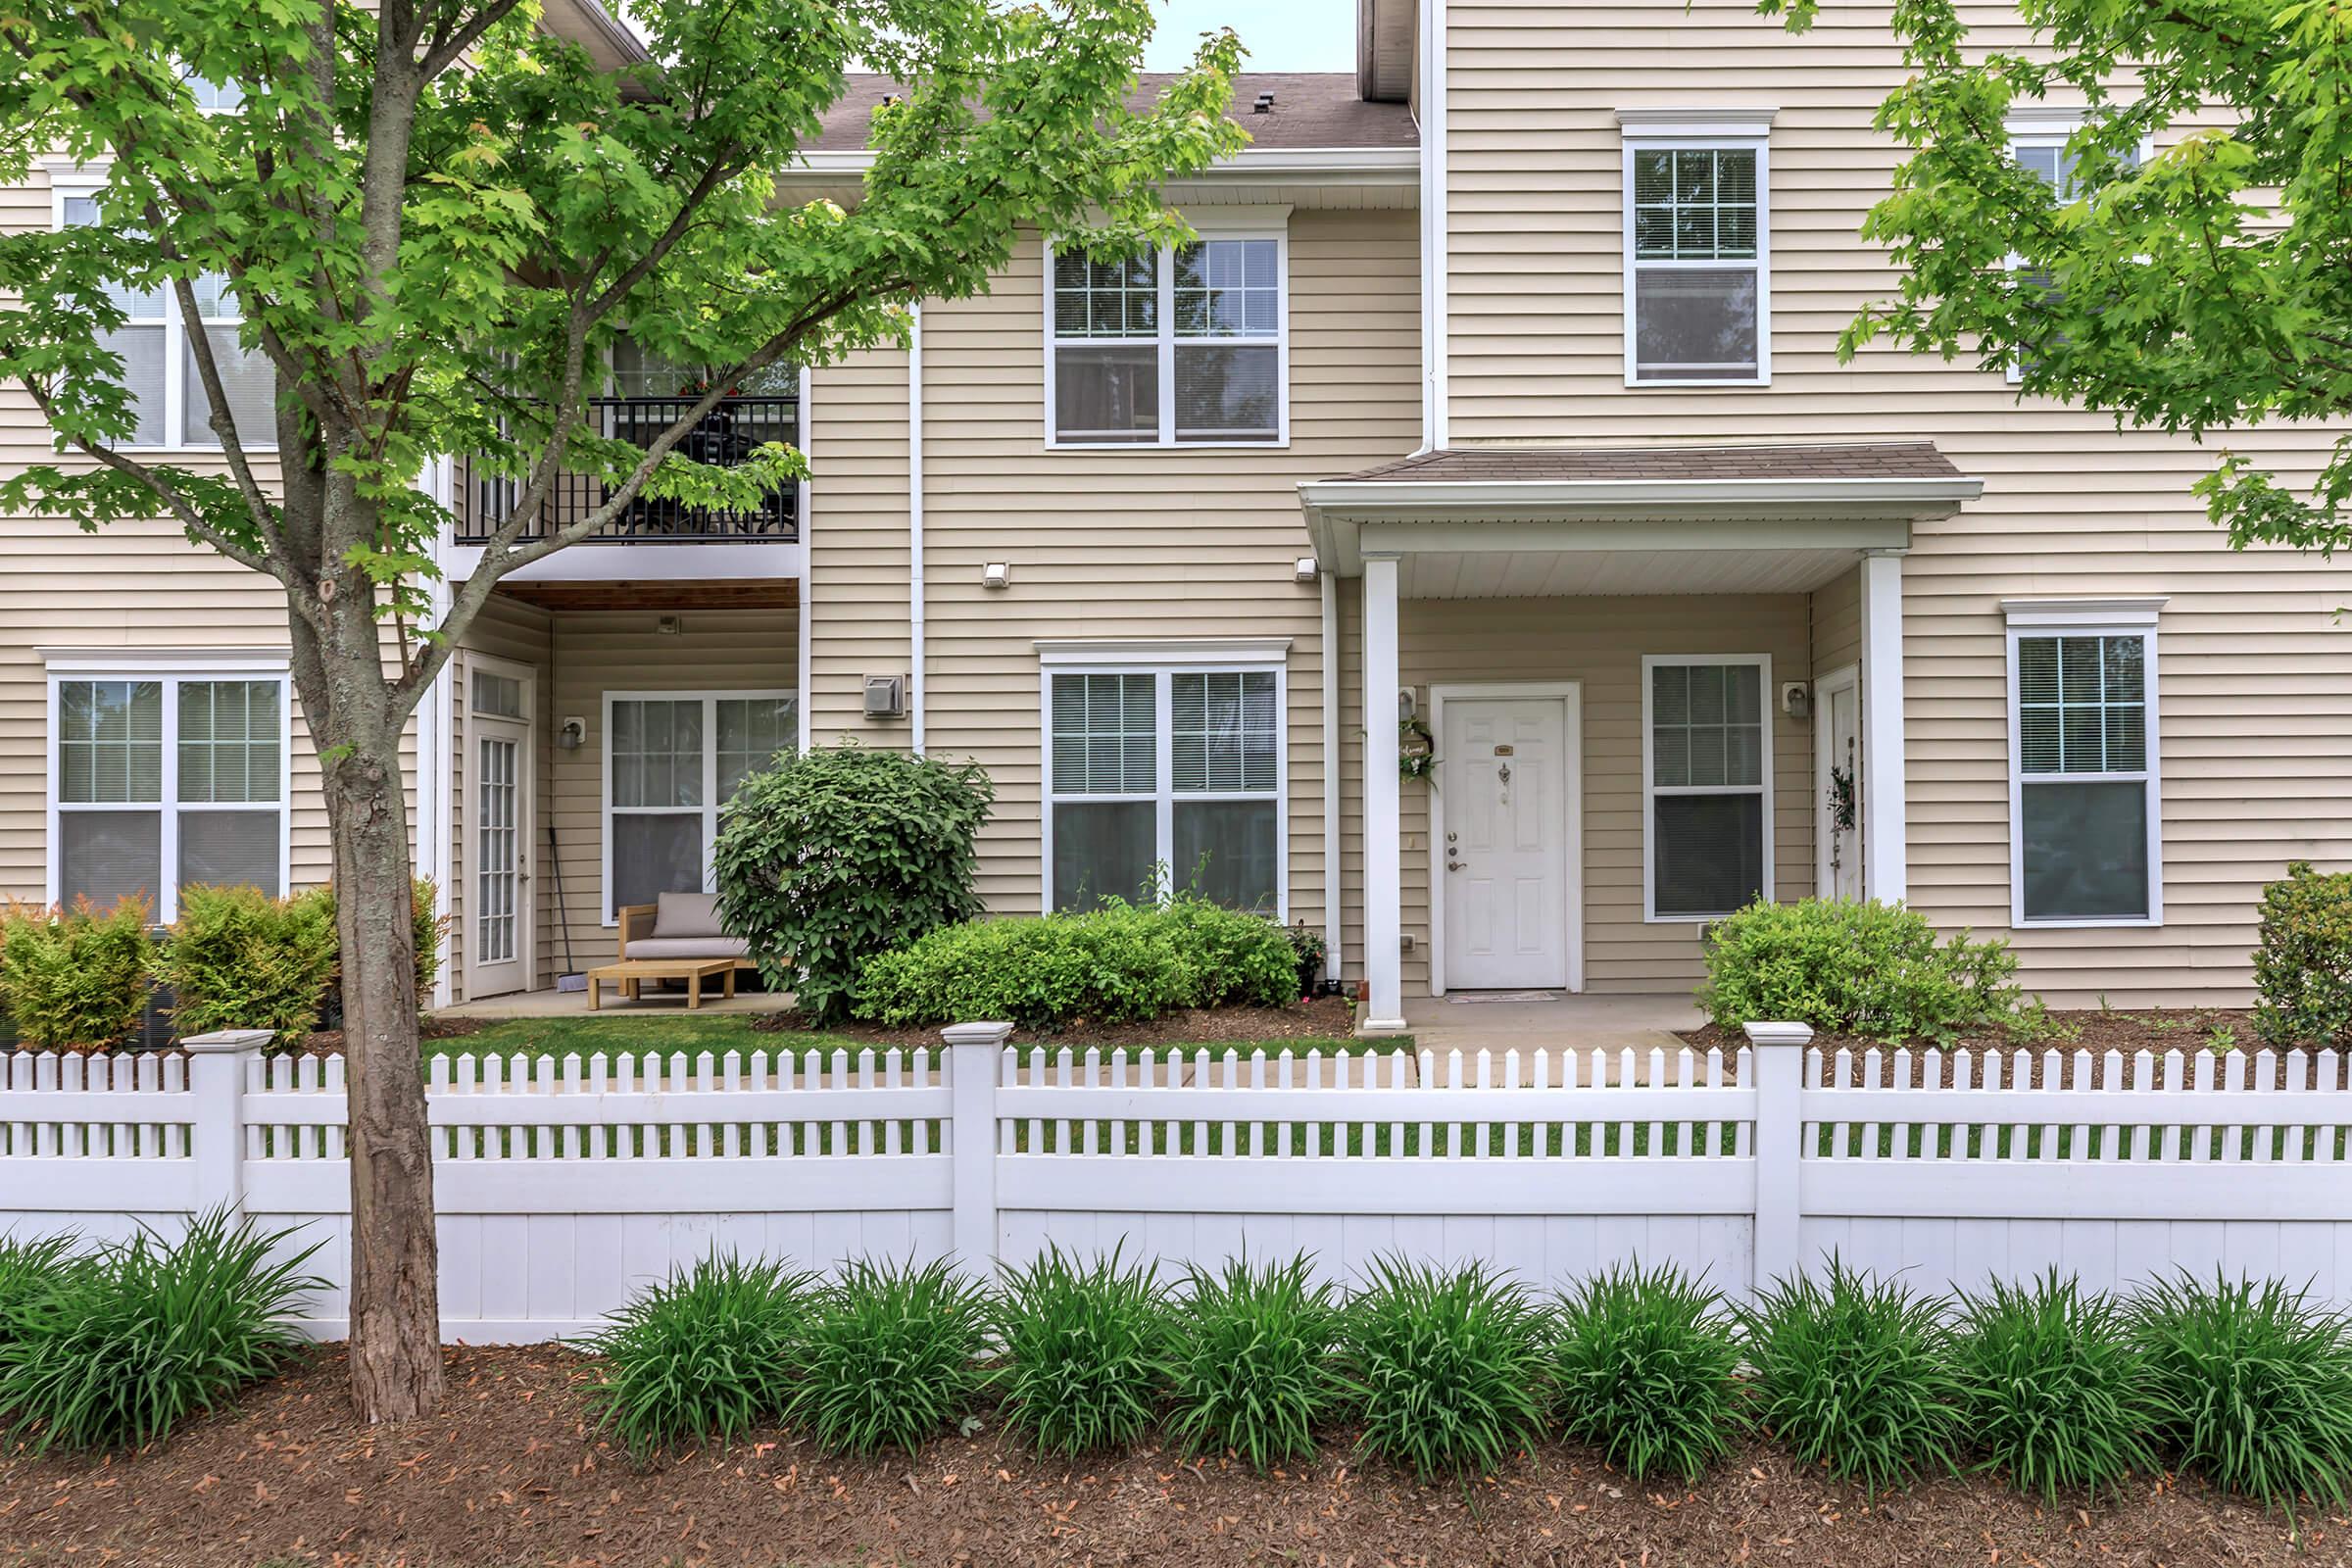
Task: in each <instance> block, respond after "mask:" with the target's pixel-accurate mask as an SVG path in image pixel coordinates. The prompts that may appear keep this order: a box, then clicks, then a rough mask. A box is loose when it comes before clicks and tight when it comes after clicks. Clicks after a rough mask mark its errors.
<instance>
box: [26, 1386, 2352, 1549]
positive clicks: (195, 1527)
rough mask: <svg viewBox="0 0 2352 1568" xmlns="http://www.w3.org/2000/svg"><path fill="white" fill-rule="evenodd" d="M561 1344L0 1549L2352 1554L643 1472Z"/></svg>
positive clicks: (1041, 1479) (245, 1412)
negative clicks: (391, 1416)
mask: <svg viewBox="0 0 2352 1568" xmlns="http://www.w3.org/2000/svg"><path fill="white" fill-rule="evenodd" d="M582 1367H583V1362H582V1361H581V1359H580V1358H579V1357H578V1356H577V1355H575V1354H573V1353H571V1352H568V1351H564V1350H559V1349H547V1348H532V1349H502V1350H486V1349H457V1350H453V1351H451V1352H450V1372H451V1395H450V1398H449V1401H448V1404H447V1406H446V1408H445V1410H444V1412H443V1413H442V1414H441V1415H439V1416H438V1417H436V1418H435V1419H433V1420H431V1421H427V1422H423V1423H419V1424H417V1425H416V1426H413V1427H402V1428H386V1429H373V1430H371V1429H368V1428H366V1427H362V1426H358V1425H356V1424H354V1422H353V1421H352V1419H351V1417H350V1414H349V1411H348V1408H347V1406H346V1405H345V1403H344V1397H343V1366H342V1357H341V1354H340V1352H339V1351H338V1350H337V1349H336V1348H332V1347H328V1348H322V1349H320V1350H319V1351H317V1352H315V1353H314V1354H313V1355H312V1356H311V1357H310V1358H309V1359H308V1360H307V1361H306V1362H305V1363H304V1364H303V1365H301V1366H300V1367H298V1368H297V1369H295V1370H294V1371H292V1372H291V1373H290V1374H288V1375H287V1376H285V1377H282V1378H280V1379H278V1380H276V1381H274V1382H272V1383H270V1384H268V1385H265V1386H263V1387H260V1388H257V1389H255V1390H253V1391H252V1392H251V1393H250V1394H249V1395H248V1396H247V1397H245V1398H244V1399H243V1400H242V1401H241V1403H239V1404H238V1405H237V1406H236V1407H235V1408H233V1409H230V1410H227V1411H224V1412H222V1413H221V1414H220V1415H217V1416H215V1417H212V1418H210V1419H207V1420H204V1421H199V1422H196V1423H194V1424H192V1425H190V1426H189V1427H187V1428H185V1429H184V1430H183V1431H182V1432H181V1433H180V1434H179V1435H178V1436H176V1437H174V1438H173V1439H172V1440H171V1441H170V1442H169V1443H167V1444H165V1445H164V1446H162V1447H160V1448H159V1449H156V1450H154V1451H150V1452H147V1453H142V1454H136V1455H128V1456H121V1457H117V1458H113V1459H110V1460H86V1459H60V1458H51V1459H39V1460H35V1459H27V1458H21V1457H20V1458H13V1459H8V1460H0V1561H6V1562H9V1563H40V1564H63V1563H75V1564H81V1563H115V1564H136V1565H140V1568H181V1565H187V1568H216V1565H218V1568H257V1565H261V1564H271V1565H273V1568H274V1565H277V1564H281V1563H283V1564H292V1563H321V1564H337V1565H341V1568H390V1565H395V1564H397V1565H401V1568H510V1565H521V1564H534V1565H537V1564H561V1565H576V1568H589V1565H606V1564H627V1565H631V1568H656V1565H672V1564H674V1565H680V1568H683V1565H686V1564H711V1565H714V1568H718V1565H738V1564H740V1565H745V1568H781V1565H784V1564H792V1565H795V1568H803V1565H814V1564H851V1563H906V1564H934V1563H936V1564H956V1563H969V1564H975V1565H983V1568H997V1565H1005V1564H1015V1563H1033V1562H1044V1563H1093V1564H1112V1563H1152V1564H1170V1565H1180V1568H1191V1565H1207V1564H1219V1565H1223V1564H1231V1563H1257V1562H1264V1563H1285V1564H1304V1565H1310V1568H1345V1565H1348V1564H1354V1565H1358V1568H1375V1565H1380V1564H1397V1565H1453V1564H1495V1565H1501V1564H1510V1565H1514V1568H1518V1565H1558V1568H1571V1565H1573V1568H1614V1565H1617V1564H1625V1565H1627V1568H1683V1565H1689V1568H1725V1565H1729V1564H1745V1563H1759V1564H1785V1565H1805V1568H1818V1565H1823V1564H1835V1565H1837V1568H1895V1565H1897V1564H1901V1565H1907V1568H1962V1565H1980V1564H1981V1565H1985V1568H2003V1565H2007V1564H2016V1565H2019V1568H2032V1565H2045V1568H2057V1565H2062V1564H2098V1565H2101V1568H2155V1565H2159V1564H2162V1565H2168V1568H2204V1565H2208V1564H2212V1565H2220V1564H2232V1565H2235V1564H2272V1563H2276V1564H2279V1565H2281V1568H2285V1565H2289V1564H2292V1565H2296V1568H2326V1565H2330V1564H2341V1563H2345V1562H2348V1561H2352V1522H2348V1521H2346V1520H2345V1519H2343V1518H2342V1517H2339V1516H2338V1514H2337V1513H2334V1512H2322V1513H2320V1514H2318V1515H2315V1516H2310V1517H2307V1519H2306V1521H2305V1522H2306V1525H2307V1533H2306V1536H2305V1539H2304V1542H2303V1544H2302V1545H2301V1548H2300V1549H2297V1546H2296V1544H2295V1543H2294V1542H2293V1541H2292V1539H2291V1538H2290V1535H2289V1531H2288V1527H2287V1525H2286V1522H2285V1521H2284V1520H2283V1519H2282V1518H2281V1517H2279V1516H2278V1515H2276V1514H2265V1513H2264V1512H2262V1511H2261V1510H2260V1509H2258V1508H2255V1507H2253V1506H2250V1505H2248V1504H2245V1503H2241V1502H2236V1501H2232V1500H2229V1499H2223V1498H2218V1497H2216V1496H2214V1495H2211V1494H2210V1493H2208V1492H2207V1491H2206V1490H2205V1489H2204V1488H2203V1487H2202V1486H2200V1485H2198V1484H2197V1483H2195V1482H2193V1481H2191V1482H2176V1481H2173V1480H2170V1479H2156V1480H2150V1481H2146V1482H2143V1483H2138V1484H2136V1485H2134V1486H2133V1487H2132V1489H2131V1491H2130V1492H2129V1494H2128V1495H2123V1496H2120V1497H2116V1498H2112V1499H2109V1500H2106V1501H2103V1502H2099V1503H2095V1504H2082V1505H2077V1504H2075V1503H2068V1504H2065V1505H2062V1506H2060V1507H2058V1508H2055V1509H2044V1508H2041V1507H2038V1506H2036V1505H2035V1504H2034V1503H2032V1502H2029V1501H2027V1500H2025V1499H2023V1498H2021V1497H2019V1496H2017V1495H2015V1494H2013V1493H2011V1492H2010V1491H2008V1490H2007V1489H2006V1488H2005V1487H2003V1486H2001V1485H2000V1484H1999V1483H1998V1482H1996V1481H1994V1480H1991V1479H1989V1478H1981V1477H1980V1478H1971V1479H1966V1480H1950V1479H1944V1480H1937V1481H1934V1482H1930V1483H1927V1484H1923V1485H1921V1486H1919V1487H1916V1488H1913V1489H1910V1490H1906V1491H1904V1492H1900V1493H1897V1494H1894V1495H1887V1496H1884V1497H1881V1498H1880V1499H1878V1500H1877V1501H1876V1502H1875V1503H1874V1502H1872V1501H1870V1500H1868V1499H1865V1498H1864V1497H1863V1496H1862V1495H1860V1494H1859V1493H1858V1492H1856V1491H1854V1490H1853V1489H1851V1488H1848V1487H1844V1486H1840V1485H1837V1484H1834V1483H1831V1482H1828V1481H1826V1480H1825V1479H1824V1478H1822V1477H1821V1476H1820V1475H1819V1473H1817V1472H1812V1473H1808V1472H1801V1471H1799V1470H1798V1469H1797V1468H1796V1467H1795V1466H1794V1465H1792V1464H1791V1462H1790V1461H1789V1459H1788V1458H1787V1457H1786V1456H1784V1455H1782V1454H1781V1453H1779V1452H1778V1451H1777V1450H1774V1449H1772V1448H1770V1447H1767V1446H1762V1445H1758V1446H1754V1447H1753V1448H1752V1449H1751V1451H1749V1452H1746V1453H1743V1454H1741V1455H1740V1456H1739V1457H1738V1458H1736V1459H1734V1460H1733V1461H1731V1462H1730V1463H1727V1464H1725V1465H1724V1466H1722V1467H1720V1468H1719V1469H1718V1470H1717V1471H1716V1472H1715V1473H1714V1474H1712V1475H1711V1476H1710V1477H1708V1479H1707V1480H1706V1481H1704V1482H1703V1483H1702V1484H1701V1485H1699V1486H1698V1487H1697V1488H1695V1489H1684V1488H1679V1487H1639V1486H1635V1485H1633V1484H1632V1483H1630V1482H1628V1481H1627V1480H1626V1479H1625V1478H1624V1477H1623V1476H1621V1475H1618V1474H1615V1473H1612V1472H1611V1471H1609V1470H1608V1469H1606V1468H1605V1467H1604V1466H1602V1465H1601V1464H1600V1463H1598V1462H1597V1460H1596V1459H1595V1457H1594V1456H1593V1454H1592V1453H1590V1452H1589V1451H1586V1450H1582V1449H1576V1448H1566V1447H1559V1446H1545V1447H1544V1448H1542V1449H1541V1450H1539V1451H1538V1452H1535V1453H1533V1454H1528V1455H1522V1456H1520V1457H1518V1458H1516V1459H1514V1460H1513V1461H1512V1462H1511V1463H1510V1464H1509V1465H1508V1466H1507V1467H1505V1469H1504V1471H1503V1473H1502V1474H1500V1475H1497V1476H1494V1477H1491V1478H1487V1479H1484V1480H1480V1481H1477V1482H1475V1483H1472V1484H1468V1485H1441V1486H1434V1487H1425V1486H1421V1485H1418V1484H1416V1483H1415V1482H1413V1481H1412V1480H1411V1479H1409V1478H1408V1477H1406V1476H1403V1475H1400V1474H1398V1473H1397V1472H1395V1471H1393V1470H1391V1469H1390V1468H1388V1467H1387V1466H1385V1465H1380V1464H1374V1463H1360V1462H1357V1461H1355V1460H1354V1459H1352V1458H1351V1457H1350V1456H1349V1454H1348V1446H1347V1439H1346V1437H1345V1436H1344V1435H1343V1436H1342V1437H1341V1438H1339V1439H1338V1440H1337V1441H1335V1442H1334V1444H1333V1445H1332V1446H1331V1447H1330V1450H1329V1452H1327V1454H1326V1455H1325V1457H1324V1458H1323V1459H1322V1460H1321V1461H1320V1462H1318V1463H1316V1464H1314V1465H1311V1466H1309V1467H1307V1468H1305V1469H1304V1470H1303V1471H1297V1472H1291V1473H1282V1474H1276V1475H1272V1476H1267V1477H1264V1478H1260V1477H1256V1476H1253V1475H1250V1473H1249V1472H1247V1471H1246V1470H1243V1469H1241V1468H1240V1467H1238V1466H1230V1465H1226V1464H1221V1463H1219V1462H1217V1461H1215V1460H1209V1461H1206V1462H1202V1463H1187V1462H1184V1461H1183V1460H1181V1459H1180V1458H1179V1457H1178V1456H1176V1455H1174V1454H1171V1453H1168V1452H1165V1451H1160V1450H1156V1449H1144V1450H1139V1451H1137V1452H1134V1453H1128V1454H1121V1455H1116V1456H1105V1457H1103V1458H1102V1459H1100V1460H1098V1461H1094V1462H1089V1463H1082V1464H1075V1465H1073V1464H1068V1463H1065V1462H1063V1461H1060V1460H1048V1459H1043V1458H1040V1457H1038V1456H1036V1455H1034V1454H1031V1453H1029V1452H1028V1451H1026V1450H1025V1449H1023V1448H1022V1447H1021V1446H1019V1445H1018V1444H1016V1443H1013V1442H1010V1441H1008V1440H1005V1439H1004V1438H1002V1437H1001V1436H1000V1435H999V1434H998V1433H997V1431H996V1430H995V1426H994V1423H993V1421H992V1422H990V1423H989V1424H988V1425H987V1426H986V1427H984V1428H983V1430H982V1431H981V1432H979V1433H978V1434H977V1435H975V1437H973V1438H971V1439H962V1438H951V1439H945V1440H942V1441H940V1442H937V1443H934V1444H932V1445H931V1446H928V1447H926V1448H925V1449H924V1450H923V1451H922V1452H921V1453H920V1454H919V1455H917V1456H916V1457H915V1458H913V1459H912V1460H911V1461H910V1460H908V1459H907V1458H906V1457H904V1456H893V1457H890V1458H887V1459H883V1460H877V1461H872V1462H849V1461H843V1460H838V1459H827V1458H824V1457H822V1456H820V1455H818V1454H817V1453H815V1452H814V1451H813V1450H812V1449H811V1448H809V1446H807V1445H806V1444H805V1443H803V1442H800V1441H798V1440H796V1439H795V1438H794V1437H792V1436H791V1435H790V1434H787V1433H781V1432H775V1433H764V1434H761V1435H760V1438H759V1440H758V1441H756V1442H753V1443H749V1444H745V1445H741V1446H737V1447H735V1448H733V1449H731V1450H726V1451H712V1452H709V1453H702V1454H697V1455H693V1456H690V1457H686V1458H682V1459H675V1460H672V1461H671V1462H669V1463H668V1464H667V1465H665V1466H663V1467H662V1468H660V1469H657V1470H653V1471H639V1470H636V1469H634V1468H632V1467H631V1466H630V1465H629V1463H628V1462H627V1460H626V1459H625V1458H624V1457H622V1456H621V1455H620V1454H618V1453H616V1452H614V1451H613V1450H612V1449H611V1448H610V1447H608V1446H605V1445H604V1444H603V1443H601V1442H600V1441H599V1440H598V1439H597V1438H596V1437H595V1436H594V1435H593V1434H592V1433H591V1432H590V1431H589V1430H588V1428H587V1426H586V1424H585V1421H584V1418H583V1412H582V1406H581V1404H580V1401H579V1398H578V1396H577V1393H576V1390H575V1385H576V1382H577V1380H578V1379H579V1377H580V1376H581V1373H582Z"/></svg>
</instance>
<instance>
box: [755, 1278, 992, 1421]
mask: <svg viewBox="0 0 2352 1568" xmlns="http://www.w3.org/2000/svg"><path fill="white" fill-rule="evenodd" d="M987 1331H988V1299H987V1297H986V1296H985V1294H984V1293H983V1292H981V1291H980V1290H979V1289H978V1288H977V1287H975V1286H973V1285H971V1284H970V1283H968V1282H967V1281H965V1280H964V1279H963V1278H962V1277H961V1276H960V1275H958V1274H956V1272H954V1271H953V1270H952V1269H951V1268H950V1266H949V1265H948V1263H947V1262H946V1261H945V1260H942V1261H939V1262H935V1263H931V1264H927V1265H925V1266H922V1267H919V1268H918V1267H916V1266H915V1265H914V1264H913V1263H911V1262H907V1263H869V1262H863V1261H859V1262H853V1263H847V1264H844V1265H843V1267H842V1272H841V1277H840V1278H839V1279H837V1280H835V1281H834V1282H833V1283H832V1284H830V1285H828V1286H826V1287H824V1288H823V1289H822V1290H820V1291H818V1292H817V1293H816V1299H815V1302H814V1310H813V1311H812V1312H811V1314H810V1316H809V1326H808V1329H807V1332H805V1333H804V1334H803V1335H802V1336H801V1338H800V1343H799V1346H798V1348H797V1350H796V1352H795V1353H794V1355H793V1357H792V1368H791V1370H792V1374H793V1378H794V1385H795V1386H794V1388H793V1391H792V1397H791V1399H790V1401H789V1402H788V1403H787V1404H786V1406H785V1411H784V1418H785V1420H786V1421H788V1422H790V1423H792V1424H794V1425H796V1426H801V1427H805V1428H807V1429H808V1431H809V1435H810V1436H812V1437H813V1438H815V1439H816V1442H817V1446H819V1447H821V1448H823V1449H824V1450H825V1451H826V1452H828V1453H858V1454H864V1453H875V1452H878V1451H880V1450H881V1449H883V1448H904V1449H906V1450H907V1452H909V1453H911V1452H913V1451H914V1449H915V1447H916V1446H917V1445H919V1444H920V1443H921V1442H922V1441H923V1440H924V1439H925V1438H928V1437H931V1436H932V1435H934V1434H935V1433H938V1432H940V1431H942V1430H944V1429H945V1428H946V1427H948V1426H949V1425H950V1424H951V1423H953V1422H955V1421H956V1420H958V1419H960V1418H961V1417H962V1415H963V1413H964V1412H965V1411H966V1410H968V1409H969V1408H970V1407H971V1404H972V1401H973V1400H974V1399H975V1398H976V1397H978V1396H979V1393H980V1390H981V1387H982V1382H983V1373H982V1370H981V1367H980V1364H979V1356H980V1353H981V1351H982V1349H983V1348H985V1346H986V1341H987Z"/></svg>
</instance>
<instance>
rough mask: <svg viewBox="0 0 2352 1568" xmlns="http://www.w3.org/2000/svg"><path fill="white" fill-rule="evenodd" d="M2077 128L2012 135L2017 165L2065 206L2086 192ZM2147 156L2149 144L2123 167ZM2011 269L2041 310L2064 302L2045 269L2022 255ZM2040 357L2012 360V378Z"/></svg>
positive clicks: (2130, 166)
mask: <svg viewBox="0 0 2352 1568" xmlns="http://www.w3.org/2000/svg"><path fill="white" fill-rule="evenodd" d="M2076 128H2077V124H2076V123H2068V124H2063V125H2061V124H2046V125H2037V126H2035V127H2034V128H2031V129H2019V130H2016V131H2013V133H2012V134H2011V136H2010V138H2009V155H2010V156H2011V157H2012V158H2014V159H2016V160H2017V163H2018V167H2019V168H2021V169H2023V170H2025V171H2026V172H2028V173H2030V174H2032V175H2034V177H2036V178H2038V179H2039V180H2041V182H2042V183H2043V184H2045V185H2048V186H2049V187H2050V190H2051V192H2052V194H2054V195H2055V196H2056V198H2057V199H2058V202H2059V203H2060V205H2062V206H2063V205H2064V204H2066V203H2068V202H2072V201H2074V200H2076V199H2077V198H2078V197H2081V196H2082V195H2083V194H2084V190H2083V182H2082V176H2081V174H2080V173H2079V172H2078V166H2079V163H2080V160H2079V159H2078V158H2077V156H2076V154H2075V151H2074V149H2073V148H2072V146H2070V145H2069V144H2070V142H2071V141H2072V140H2073V133H2074V130H2075V129H2076ZM2147 156H2148V149H2147V148H2146V147H2144V146H2141V147H2134V148H2132V149H2131V151H2130V152H2129V153H2128V154H2126V155H2125V157H2124V160H2123V167H2124V168H2125V169H2127V170H2131V169H2136V168H2138V167H2139V166H2140V164H2141V163H2143V162H2145V161H2146V158H2147ZM2009 270H2010V271H2011V273H2012V274H2013V275H2014V276H2015V279H2016V286H2017V287H2018V288H2020V289H2022V290H2026V291H2028V292H2029V294H2030V296H2031V297H2032V299H2033V301H2034V304H2035V305H2036V306H2037V307H2038V308H2039V309H2042V310H2054V309H2055V308H2056V307H2057V306H2058V305H2059V304H2060V303H2061V302H2062V301H2063V299H2064V293H2063V291H2062V290H2061V289H2060V288H2059V287H2058V285H2057V283H2056V281H2055V280H2054V279H2052V277H2051V276H2050V274H2049V272H2048V271H2047V270H2045V269H2042V268H2036V267H2028V266H2027V265H2025V263H2024V261H2023V260H2022V259H2021V258H2018V257H2015V256H2012V257H2011V258H2010V259H2009ZM2038 359H2039V356H2023V357H2021V358H2019V359H2016V360H2012V361H2011V362H2010V364H2009V379H2010V380H2012V381H2018V380H2022V379H2023V378H2024V374H2025V371H2026V368H2028V367H2029V366H2031V365H2033V364H2034V363H2035V362H2036V361H2037V360H2038Z"/></svg>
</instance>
